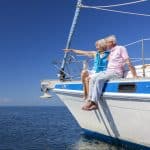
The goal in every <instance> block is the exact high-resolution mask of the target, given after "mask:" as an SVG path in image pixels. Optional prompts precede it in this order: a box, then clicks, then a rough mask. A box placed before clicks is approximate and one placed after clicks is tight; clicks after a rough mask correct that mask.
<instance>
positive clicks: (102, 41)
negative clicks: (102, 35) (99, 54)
mask: <svg viewBox="0 0 150 150" xmlns="http://www.w3.org/2000/svg"><path fill="white" fill-rule="evenodd" d="M96 44H98V45H99V47H102V48H104V49H105V48H106V41H105V40H104V39H100V40H97V41H96V42H95V45H96Z"/></svg>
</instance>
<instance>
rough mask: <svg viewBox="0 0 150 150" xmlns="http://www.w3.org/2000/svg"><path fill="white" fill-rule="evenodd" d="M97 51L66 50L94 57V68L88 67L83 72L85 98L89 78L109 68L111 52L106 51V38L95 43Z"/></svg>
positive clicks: (66, 50)
mask: <svg viewBox="0 0 150 150" xmlns="http://www.w3.org/2000/svg"><path fill="white" fill-rule="evenodd" d="M95 46H96V49H97V51H84V50H76V49H65V52H69V51H71V52H74V53H76V54H80V55H85V56H89V57H93V58H94V64H93V68H92V70H87V69H86V68H85V69H83V70H82V72H81V80H82V83H83V87H84V88H83V89H84V99H87V97H88V91H89V79H90V78H91V77H96V76H97V75H98V73H99V72H100V71H104V70H106V68H107V63H108V55H109V52H108V51H106V48H107V45H106V41H105V40H104V39H100V40H97V41H96V43H95Z"/></svg>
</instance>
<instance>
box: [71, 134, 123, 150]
mask: <svg viewBox="0 0 150 150" xmlns="http://www.w3.org/2000/svg"><path fill="white" fill-rule="evenodd" d="M72 150H125V148H123V147H119V146H114V145H111V144H107V143H104V142H101V141H99V140H97V139H94V138H92V137H89V136H86V135H84V134H82V135H81V137H80V138H79V140H78V141H77V143H76V144H75V145H72Z"/></svg>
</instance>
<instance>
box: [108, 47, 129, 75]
mask: <svg viewBox="0 0 150 150" xmlns="http://www.w3.org/2000/svg"><path fill="white" fill-rule="evenodd" d="M128 58H129V56H128V52H127V50H126V48H125V47H123V46H118V45H117V46H115V47H113V48H112V49H111V51H110V54H109V61H108V66H107V71H109V72H115V73H118V74H119V75H121V76H122V75H123V70H124V65H125V61H126V59H128Z"/></svg>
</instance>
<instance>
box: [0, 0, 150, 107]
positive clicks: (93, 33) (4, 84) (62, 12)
mask: <svg viewBox="0 0 150 150" xmlns="http://www.w3.org/2000/svg"><path fill="white" fill-rule="evenodd" d="M123 2H131V0H130V1H129V0H128V1H127V0H122V1H119V0H115V1H112V0H106V1H100V0H95V1H94V3H93V0H84V2H83V3H84V4H88V5H110V4H117V3H123ZM75 5H76V0H55V1H52V0H51V1H50V0H13V1H12V0H5V1H0V22H1V23H0V52H1V53H0V105H28V106H31V105H51V104H54V105H55V104H60V102H58V100H57V101H54V100H52V102H49V101H43V100H41V99H40V98H39V96H40V95H41V93H40V80H42V79H55V78H56V74H57V70H56V69H55V68H54V66H53V65H52V62H53V61H60V60H61V59H62V58H63V51H62V49H63V48H65V44H66V40H67V36H68V33H69V29H70V25H71V22H72V19H73V16H74V11H75ZM149 8H150V1H147V2H144V3H139V4H138V5H133V6H125V7H120V9H121V10H125V11H133V12H139V13H148V14H150V10H149ZM116 9H118V8H116ZM149 26H150V17H142V16H133V15H123V14H117V13H111V12H105V11H97V10H93V9H91V10H90V9H83V10H81V14H80V17H79V20H78V23H77V28H76V32H75V35H74V37H73V42H72V45H71V47H73V48H77V49H89V50H95V47H94V43H95V41H96V40H97V39H100V38H103V37H106V36H108V35H110V34H115V35H116V36H117V38H118V43H119V44H122V45H124V44H128V43H130V42H133V41H136V40H139V39H141V38H149V37H150V32H149ZM148 46H149V47H150V44H149V45H148V44H147V46H146V47H145V49H146V50H147V51H148ZM139 49H140V45H137V46H136V47H131V48H129V54H130V55H131V56H134V57H138V56H136V55H140V51H139ZM148 53H149V52H147V54H148Z"/></svg>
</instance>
